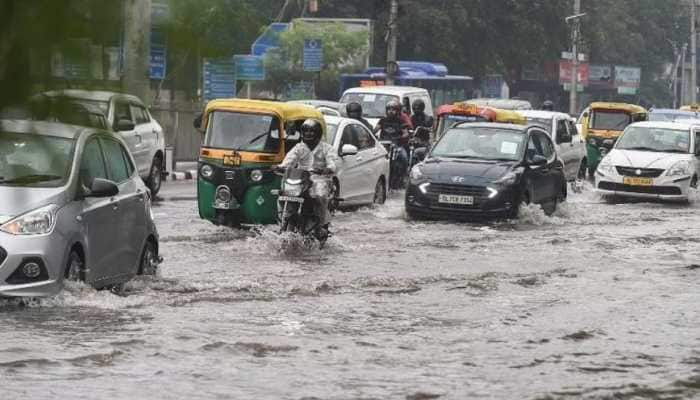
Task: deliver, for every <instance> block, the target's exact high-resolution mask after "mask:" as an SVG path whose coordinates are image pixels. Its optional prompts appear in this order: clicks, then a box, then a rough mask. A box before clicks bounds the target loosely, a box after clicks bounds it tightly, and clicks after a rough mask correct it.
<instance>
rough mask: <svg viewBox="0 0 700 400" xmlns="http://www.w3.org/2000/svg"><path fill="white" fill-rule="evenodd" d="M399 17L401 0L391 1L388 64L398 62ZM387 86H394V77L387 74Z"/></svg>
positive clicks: (387, 50)
mask: <svg viewBox="0 0 700 400" xmlns="http://www.w3.org/2000/svg"><path fill="white" fill-rule="evenodd" d="M398 16H399V0H391V10H390V12H389V42H388V43H387V49H386V63H387V65H388V64H389V62H392V61H393V62H396V40H397V37H398V27H397V25H398V24H397V23H396V19H397V18H398ZM386 84H387V85H393V84H394V77H393V76H392V75H389V74H387V76H386Z"/></svg>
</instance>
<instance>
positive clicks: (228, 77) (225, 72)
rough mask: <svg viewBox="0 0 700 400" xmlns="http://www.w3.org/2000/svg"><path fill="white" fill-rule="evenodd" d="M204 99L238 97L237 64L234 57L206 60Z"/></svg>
mask: <svg viewBox="0 0 700 400" xmlns="http://www.w3.org/2000/svg"><path fill="white" fill-rule="evenodd" d="M202 75H203V80H204V82H203V83H204V84H203V85H202V88H203V90H202V92H203V93H202V95H203V96H202V97H203V98H204V101H205V102H207V101H209V100H214V99H230V98H232V97H236V66H235V65H234V63H233V60H232V59H222V60H210V59H205V60H204V68H203V69H202Z"/></svg>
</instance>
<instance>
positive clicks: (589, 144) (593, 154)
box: [581, 102, 649, 176]
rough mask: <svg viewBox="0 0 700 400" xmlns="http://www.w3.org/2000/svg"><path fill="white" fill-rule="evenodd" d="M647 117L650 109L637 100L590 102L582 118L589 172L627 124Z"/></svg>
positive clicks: (582, 131)
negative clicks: (635, 102)
mask: <svg viewBox="0 0 700 400" xmlns="http://www.w3.org/2000/svg"><path fill="white" fill-rule="evenodd" d="M648 119H649V112H648V111H647V110H646V109H644V108H643V107H641V106H638V105H635V104H626V103H605V102H596V103H591V105H590V106H589V107H588V109H587V111H585V112H584V114H583V115H582V118H581V136H582V137H583V138H584V140H585V141H586V153H587V159H588V174H589V176H593V174H594V173H595V170H596V168H598V163H600V160H602V159H603V157H605V155H606V154H608V152H609V151H610V150H611V149H612V148H613V146H614V145H615V142H617V139H618V138H619V137H620V135H622V131H624V130H625V128H626V127H627V125H629V124H632V123H634V122H639V121H647V120H648Z"/></svg>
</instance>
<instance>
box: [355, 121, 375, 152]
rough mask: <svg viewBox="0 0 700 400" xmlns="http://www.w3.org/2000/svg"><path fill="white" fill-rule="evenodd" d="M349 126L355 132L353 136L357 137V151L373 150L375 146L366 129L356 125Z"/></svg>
mask: <svg viewBox="0 0 700 400" xmlns="http://www.w3.org/2000/svg"><path fill="white" fill-rule="evenodd" d="M350 126H351V127H352V128H353V129H354V130H355V134H356V135H357V136H356V137H357V143H358V144H359V146H357V148H358V149H359V150H368V149H373V148H374V147H375V146H376V144H375V142H374V138H373V137H372V134H370V132H369V131H368V130H367V128H365V127H364V126H360V125H358V124H352V125H350Z"/></svg>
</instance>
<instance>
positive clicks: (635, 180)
mask: <svg viewBox="0 0 700 400" xmlns="http://www.w3.org/2000/svg"><path fill="white" fill-rule="evenodd" d="M622 183H624V184H625V185H633V186H651V185H653V184H654V179H652V178H639V177H636V176H625V177H623V178H622Z"/></svg>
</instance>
